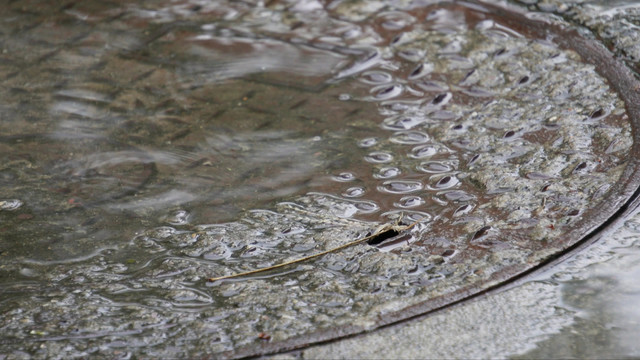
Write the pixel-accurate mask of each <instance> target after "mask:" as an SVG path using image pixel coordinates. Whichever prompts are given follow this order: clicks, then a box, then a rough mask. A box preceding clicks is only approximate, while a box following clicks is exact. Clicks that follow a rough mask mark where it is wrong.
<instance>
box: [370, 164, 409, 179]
mask: <svg viewBox="0 0 640 360" xmlns="http://www.w3.org/2000/svg"><path fill="white" fill-rule="evenodd" d="M401 173H402V171H400V169H398V168H396V167H385V168H382V169H380V171H378V173H377V174H374V175H373V177H374V178H376V179H391V178H394V177H396V176H398V175H400V174H401Z"/></svg>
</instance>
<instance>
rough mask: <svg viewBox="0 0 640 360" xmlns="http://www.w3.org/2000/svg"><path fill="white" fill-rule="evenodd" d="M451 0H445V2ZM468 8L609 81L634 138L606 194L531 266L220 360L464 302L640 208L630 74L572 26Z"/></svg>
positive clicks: (636, 114)
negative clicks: (544, 42)
mask: <svg viewBox="0 0 640 360" xmlns="http://www.w3.org/2000/svg"><path fill="white" fill-rule="evenodd" d="M447 3H449V4H450V3H451V2H447ZM464 3H467V4H469V3H470V4H473V5H475V6H474V7H475V8H477V6H481V7H483V8H485V9H487V10H488V11H490V12H491V16H492V17H494V18H496V19H498V20H499V21H500V22H502V23H504V24H506V25H507V26H513V27H515V28H519V29H521V28H523V27H526V29H527V30H528V31H529V32H530V33H531V34H532V35H533V36H534V37H536V38H540V39H551V40H553V41H554V42H555V43H556V44H558V45H559V46H560V47H562V48H565V49H570V50H573V51H575V52H576V53H578V54H579V55H580V56H581V57H582V58H583V60H584V61H585V62H586V63H589V64H592V65H594V66H595V69H596V71H597V72H598V73H599V74H600V75H601V76H603V77H604V78H605V79H607V81H608V82H609V85H610V86H611V87H612V89H613V90H614V91H615V92H616V93H617V94H618V95H619V96H620V98H621V99H622V100H623V101H624V103H625V108H626V110H627V115H628V116H629V121H630V123H631V127H632V136H633V139H634V143H633V146H632V148H631V151H630V154H629V158H628V163H627V166H626V168H625V169H624V171H623V174H622V175H621V177H620V180H619V181H618V182H617V183H616V184H614V185H613V186H612V188H611V189H610V190H609V194H608V195H607V197H606V198H605V199H604V200H603V201H602V202H601V203H600V204H598V206H596V207H594V208H591V209H589V210H587V211H586V212H585V213H584V216H583V217H582V219H580V220H579V221H577V222H576V223H574V224H573V225H572V226H570V227H569V228H568V230H567V231H566V232H565V234H564V235H563V236H560V237H558V238H557V239H555V240H554V241H553V242H552V243H551V244H550V246H553V247H555V248H558V249H559V250H558V251H557V252H556V253H555V254H552V255H550V256H549V257H548V258H546V259H544V260H542V261H540V262H538V263H537V264H522V265H514V266H511V267H507V268H504V269H503V270H501V271H499V272H496V273H494V274H493V275H492V276H491V277H490V279H489V280H488V281H485V282H483V283H481V284H474V285H470V286H468V287H465V288H461V289H459V290H457V291H454V292H452V293H449V294H446V295H442V296H438V297H435V298H432V299H429V300H426V301H424V302H421V303H418V304H415V305H411V306H408V307H406V308H404V309H402V310H400V311H395V312H391V313H388V314H384V315H380V316H379V317H378V319H377V320H376V321H375V324H374V325H373V326H371V327H368V328H364V327H362V326H356V325H346V326H336V327H333V328H327V329H322V330H318V331H315V332H311V333H307V334H302V335H300V336H296V337H293V338H290V339H287V340H284V341H278V342H271V343H260V344H252V345H247V346H244V347H240V348H238V349H235V350H232V351H229V352H225V353H222V354H216V355H215V356H216V357H224V358H234V359H242V358H251V357H257V356H262V355H270V354H277V353H283V352H289V351H293V350H297V349H301V348H304V347H307V346H311V345H318V344H322V343H327V342H330V341H335V340H339V339H343V338H347V337H353V336H356V335H360V334H363V333H366V332H370V331H373V330H376V329H379V328H382V327H386V326H389V325H393V324H396V323H399V322H402V321H406V320H409V319H413V318H416V317H418V316H424V315H428V314H430V313H433V312H436V311H439V310H442V309H444V308H447V307H451V306H453V305H456V304H460V303H462V302H464V301H467V300H470V299H472V298H475V297H478V296H480V295H483V294H487V293H489V292H492V291H496V290H498V289H501V288H504V287H505V286H507V285H508V284H511V283H512V282H514V281H515V280H519V279H520V280H521V279H523V278H524V277H525V276H528V275H530V274H532V273H533V272H536V271H539V270H541V269H542V268H547V267H548V266H549V265H553V264H555V263H557V262H558V260H559V259H564V258H565V257H566V255H565V254H566V253H567V252H568V251H571V250H579V249H582V248H584V247H586V246H588V245H589V244H591V243H593V242H595V241H597V239H598V238H600V237H601V236H602V234H606V233H608V229H610V228H612V227H615V226H616V225H617V224H618V223H619V222H620V217H621V216H622V215H628V214H629V213H631V212H633V211H634V210H635V209H636V208H638V207H639V206H640V192H639V190H638V189H639V187H640V94H639V90H640V82H639V81H637V80H636V79H635V77H634V75H633V72H632V71H631V70H630V69H629V68H628V67H627V66H626V65H625V64H624V63H623V62H622V61H621V60H620V59H617V58H615V57H614V55H613V54H612V53H611V52H610V51H609V50H607V49H606V48H605V47H604V46H603V45H602V44H600V43H598V42H596V41H594V40H590V39H586V38H584V37H583V36H581V35H580V34H579V33H578V32H577V31H576V30H573V29H571V30H567V29H565V28H563V27H562V26H559V25H557V24H551V23H547V22H543V21H539V20H532V19H530V18H528V17H527V16H525V15H524V13H522V12H520V11H519V9H517V8H515V7H513V8H512V7H510V8H508V9H507V8H506V7H502V6H499V5H495V4H487V3H485V2H482V1H466V2H464Z"/></svg>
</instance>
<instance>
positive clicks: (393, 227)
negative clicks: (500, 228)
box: [209, 219, 420, 282]
mask: <svg viewBox="0 0 640 360" xmlns="http://www.w3.org/2000/svg"><path fill="white" fill-rule="evenodd" d="M399 222H400V219H398V220H397V221H396V222H395V223H394V224H389V223H387V224H384V225H381V226H379V227H378V229H376V231H375V232H374V233H373V234H371V235H368V236H365V237H363V238H360V239H357V240H353V241H350V242H348V243H346V244H343V245H340V246H336V247H334V248H331V249H329V250H325V251H321V252H319V253H316V254H313V255H309V256H305V257H302V258H300V259H295V260H291V261H285V262H283V263H280V264H276V265H272V266H268V267H264V268H260V269H255V270H250V271H245V272H241V273H237V274H231V275H224V276H218V277H213V278H209V282H214V281H218V280H225V279H233V278H239V277H243V276H247V275H253V274H257V273H262V272H266V271H271V270H275V269H279V268H282V267H285V266H289V265H294V264H298V263H301V262H304V261H307V260H311V259H315V258H317V257H320V256H323V255H327V254H330V253H333V252H336V251H339V250H342V249H345V248H348V247H351V246H354V245H357V244H361V243H363V242H365V241H370V240H373V239H376V238H379V237H385V238H389V237H392V236H395V235H397V234H399V233H400V232H402V231H406V230H409V229H411V228H413V227H414V226H416V225H417V224H418V223H419V222H420V220H417V221H416V222H414V223H413V224H410V225H400V224H399ZM393 232H395V234H393ZM390 233H392V235H391V236H389V234H390Z"/></svg>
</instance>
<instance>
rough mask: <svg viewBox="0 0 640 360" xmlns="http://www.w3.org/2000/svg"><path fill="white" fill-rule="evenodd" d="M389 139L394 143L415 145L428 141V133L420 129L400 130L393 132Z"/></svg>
mask: <svg viewBox="0 0 640 360" xmlns="http://www.w3.org/2000/svg"><path fill="white" fill-rule="evenodd" d="M389 140H390V141H391V142H393V143H396V144H404V145H417V144H424V143H426V142H427V141H429V135H427V134H426V133H423V132H421V131H402V132H397V133H395V134H393V136H391V138H390V139H389Z"/></svg>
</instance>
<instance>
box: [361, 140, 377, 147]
mask: <svg viewBox="0 0 640 360" xmlns="http://www.w3.org/2000/svg"><path fill="white" fill-rule="evenodd" d="M377 143H378V139H376V138H366V139H362V140H360V142H359V143H358V146H360V147H361V148H368V147H372V146H373V145H375V144H377Z"/></svg>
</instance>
